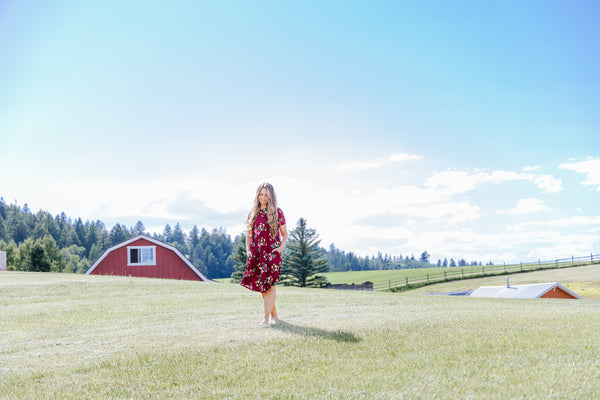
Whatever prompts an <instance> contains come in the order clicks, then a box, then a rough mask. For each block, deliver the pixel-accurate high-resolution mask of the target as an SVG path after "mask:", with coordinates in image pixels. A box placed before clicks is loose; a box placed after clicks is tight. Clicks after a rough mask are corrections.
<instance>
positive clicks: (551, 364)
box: [0, 272, 600, 399]
mask: <svg viewBox="0 0 600 400" xmlns="http://www.w3.org/2000/svg"><path fill="white" fill-rule="evenodd" d="M277 305H278V309H279V313H280V317H281V318H282V319H283V320H285V322H284V323H281V324H275V325H272V326H270V327H268V328H262V327H260V326H259V323H260V320H261V309H262V299H261V298H260V295H259V294H256V293H252V292H249V291H248V290H246V289H244V288H241V287H240V286H238V285H233V284H226V283H219V284H216V283H215V284H203V283H197V282H185V281H167V280H158V279H140V278H125V277H101V276H83V275H71V274H49V273H46V274H37V273H12V272H2V273H0V321H1V326H0V398H2V399H167V398H168V399H229V398H236V399H259V398H262V399H264V398H268V399H372V398H378V399H401V398H407V399H457V398H460V399H514V398H534V399H547V398H574V399H588V398H597V396H598V393H599V392H600V341H599V340H598V331H599V329H600V302H598V301H595V300H582V301H577V300H510V299H504V300H502V299H476V298H466V297H449V296H426V295H412V294H406V293H373V292H349V291H336V290H320V289H300V288H289V287H279V288H278V302H277Z"/></svg>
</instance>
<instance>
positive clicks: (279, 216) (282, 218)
mask: <svg viewBox="0 0 600 400" xmlns="http://www.w3.org/2000/svg"><path fill="white" fill-rule="evenodd" d="M277 223H278V224H279V226H281V225H285V216H284V215H283V211H281V208H277Z"/></svg>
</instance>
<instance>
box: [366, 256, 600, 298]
mask: <svg viewBox="0 0 600 400" xmlns="http://www.w3.org/2000/svg"><path fill="white" fill-rule="evenodd" d="M594 263H600V254H590V255H589V256H583V257H573V256H572V257H571V258H563V259H557V260H552V261H541V260H538V261H537V262H530V263H523V262H522V263H520V264H511V265H506V263H505V264H502V265H480V266H469V267H450V268H446V269H445V270H444V271H443V272H437V273H426V272H423V275H420V276H414V277H410V278H409V277H408V276H406V277H404V278H402V279H397V280H393V281H392V280H388V281H379V282H373V290H375V291H384V290H392V291H402V290H408V289H415V288H417V287H421V286H426V285H430V284H433V283H440V282H445V281H454V280H459V279H468V278H478V277H484V276H493V275H505V274H514V273H520V272H531V271H537V270H542V269H556V268H569V267H578V266H582V265H589V264H594Z"/></svg>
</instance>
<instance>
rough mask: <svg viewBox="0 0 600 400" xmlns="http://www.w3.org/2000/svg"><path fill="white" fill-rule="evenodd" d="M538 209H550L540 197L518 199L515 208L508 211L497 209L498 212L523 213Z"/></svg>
mask: <svg viewBox="0 0 600 400" xmlns="http://www.w3.org/2000/svg"><path fill="white" fill-rule="evenodd" d="M540 211H551V209H550V208H549V207H546V206H545V205H544V201H543V200H540V199H520V200H519V202H518V203H517V205H516V207H515V208H512V209H510V210H508V211H499V213H500V214H511V215H524V214H532V213H536V212H540Z"/></svg>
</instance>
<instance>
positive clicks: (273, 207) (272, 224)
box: [248, 182, 279, 237]
mask: <svg viewBox="0 0 600 400" xmlns="http://www.w3.org/2000/svg"><path fill="white" fill-rule="evenodd" d="M262 189H267V195H268V196H269V202H268V203H267V216H268V218H269V219H268V220H267V223H268V224H269V228H270V229H271V234H272V235H273V236H275V235H277V230H278V229H279V221H278V213H277V196H276V195H275V189H274V188H273V185H271V184H270V183H267V182H264V183H261V184H260V185H258V188H257V189H256V195H255V196H254V205H253V206H252V211H250V214H249V215H248V237H252V227H253V226H254V221H256V217H257V216H258V210H260V201H258V195H259V194H260V191H261V190H262Z"/></svg>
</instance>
